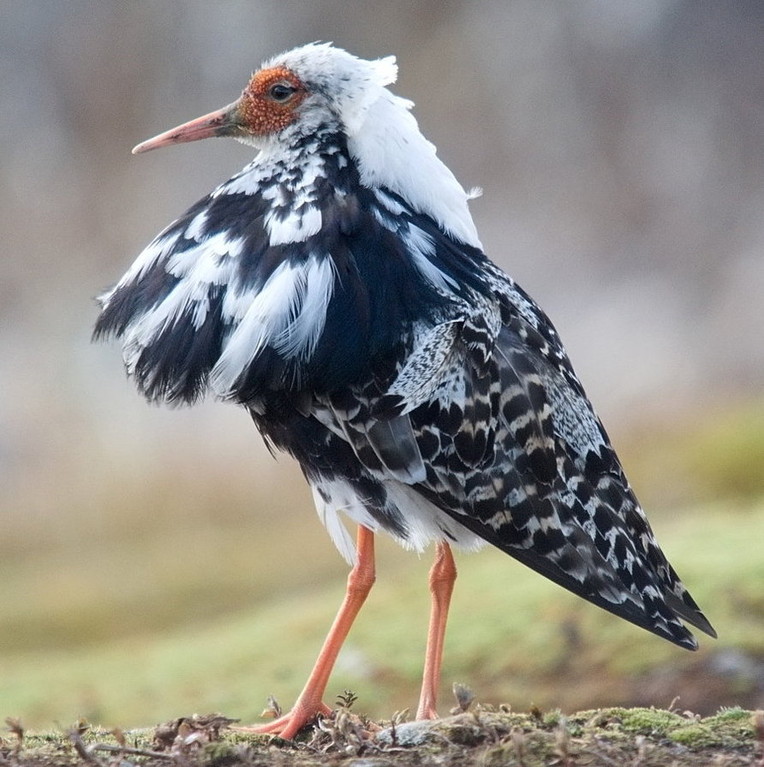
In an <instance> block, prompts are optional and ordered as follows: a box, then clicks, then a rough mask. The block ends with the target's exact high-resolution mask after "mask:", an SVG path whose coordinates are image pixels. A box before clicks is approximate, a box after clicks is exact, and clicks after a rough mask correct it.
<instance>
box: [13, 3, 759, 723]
mask: <svg viewBox="0 0 764 767" xmlns="http://www.w3.org/2000/svg"><path fill="white" fill-rule="evenodd" d="M0 19H1V21H2V23H0V66H1V67H2V73H3V74H2V103H3V109H2V110H0V140H1V141H2V151H1V152H0V170H1V173H2V181H3V183H2V186H0V226H2V246H1V247H2V250H3V253H2V257H1V258H0V515H1V516H0V714H2V715H3V716H17V717H21V718H22V720H23V721H24V722H25V723H26V724H27V725H28V726H33V727H50V726H52V725H53V722H55V721H58V722H61V723H62V724H67V723H69V722H70V721H73V720H74V719H75V718H77V717H79V716H85V717H89V718H91V719H92V720H93V721H97V722H102V723H104V724H111V725H115V724H118V725H120V726H123V727H125V726H136V725H149V724H152V723H154V722H156V721H160V720H162V719H169V718H172V717H176V716H180V715H184V714H189V713H191V712H192V711H200V712H203V711H207V710H215V709H217V710H221V711H223V712H224V713H226V714H228V715H231V716H240V717H242V718H244V719H245V720H254V719H255V718H256V717H257V716H258V715H259V713H260V711H261V710H262V708H263V706H264V703H265V699H266V696H267V695H269V694H273V695H275V696H276V697H277V698H278V699H279V701H280V702H281V703H282V705H284V706H285V707H286V706H288V705H289V704H290V702H291V700H292V698H293V697H294V695H295V694H296V693H297V692H298V691H299V688H300V687H301V684H302V682H303V681H304V678H305V677H306V675H307V673H308V670H309V668H310V666H311V664H312V661H313V657H314V655H315V653H316V652H317V650H318V646H319V644H320V641H321V639H322V637H323V634H324V632H325V630H326V628H327V627H328V625H329V622H330V620H331V617H332V615H333V612H334V610H335V608H336V605H337V604H338V603H339V600H340V598H341V595H342V592H343V587H344V578H345V573H346V567H345V565H344V563H343V562H342V561H341V560H340V558H339V556H338V555H337V554H336V552H334V550H333V549H332V546H331V543H330V542H329V540H328V537H327V536H326V534H325V533H324V531H323V530H322V529H321V528H320V525H319V523H318V521H317V520H316V517H315V514H314V513H313V510H312V503H311V500H310V496H309V493H308V490H307V488H306V487H305V485H304V482H303V480H302V477H301V475H300V473H299V471H298V469H297V468H296V466H295V465H293V464H292V463H291V461H289V460H288V459H286V458H282V459H280V460H279V461H278V462H276V461H274V460H273V459H272V458H271V457H270V456H269V455H268V454H267V452H266V451H265V449H264V448H263V447H262V444H261V442H260V439H259V437H258V435H257V434H256V432H255V430H254V428H253V427H252V426H251V423H250V422H249V419H248V418H247V416H246V415H245V413H243V412H242V411H239V410H237V409H236V408H234V407H232V406H226V405H222V404H218V403H213V402H211V403H206V404H204V405H202V406H199V407H195V408H193V409H192V410H169V409H166V408H156V407H149V406H147V405H146V403H145V402H143V401H142V400H141V399H140V397H139V396H138V395H137V393H136V392H135V390H134V387H133V386H132V384H131V383H130V382H129V381H126V380H125V377H124V373H123V370H122V366H121V360H120V350H119V349H118V348H117V346H116V345H113V344H112V345H108V344H101V345H97V346H96V345H93V344H91V342H90V334H91V328H92V325H93V322H94V320H95V317H96V314H97V308H96V304H95V302H94V297H95V296H96V295H98V294H99V293H100V292H102V291H103V290H104V289H106V288H107V287H108V286H110V284H112V283H113V282H115V281H116V280H117V279H118V278H119V277H120V276H121V274H122V273H123V272H124V271H125V270H126V268H127V267H128V266H129V264H130V263H131V262H132V261H133V259H134V258H135V257H136V256H137V254H138V253H139V251H140V250H141V248H142V247H143V246H144V245H146V244H147V243H148V242H149V241H150V240H151V239H152V238H153V236H154V235H155V234H156V233H157V232H158V231H159V230H160V229H161V228H163V227H164V226H165V225H167V224H168V223H169V222H170V221H171V220H172V219H173V218H175V217H176V216H177V215H179V214H180V213H181V212H182V211H183V210H185V208H186V207H188V206H189V205H190V204H192V203H193V202H195V201H196V200H197V199H198V198H199V197H201V196H202V195H203V194H205V193H206V192H208V191H209V190H210V189H211V188H212V187H214V186H215V185H217V184H218V183H220V182H221V181H223V180H225V179H226V178H228V176H230V175H231V174H232V173H233V172H235V171H236V170H238V169H239V168H240V167H241V166H242V165H244V164H245V163H246V162H248V161H249V160H250V159H251V150H250V149H249V148H247V147H244V146H242V145H240V144H238V143H236V142H231V141H227V142H225V141H208V142H202V143H199V144H194V145H193V146H183V147H177V148H171V149H167V150H164V151H162V152H157V153H152V154H150V155H147V156H141V157H133V156H131V154H130V148H131V147H132V146H133V145H134V144H136V143H137V142H139V141H141V140H143V139H145V138H147V137H149V136H152V135H154V134H156V133H158V132H160V131H162V130H165V129H166V128H169V127H172V126H174V125H176V124H178V123H180V122H182V121H185V120H187V119H190V118H192V117H196V116H198V115H200V114H203V113H205V112H208V111H210V110H212V109H215V108H217V107H220V106H223V105H224V104H227V103H229V102H230V101H232V100H233V99H234V98H236V96H237V95H238V93H239V92H240V90H241V89H242V87H243V86H244V85H245V83H246V81H247V78H248V76H249V74H250V72H251V71H252V70H253V69H255V68H256V67H257V66H258V64H259V62H260V61H261V60H262V59H263V58H266V57H269V56H271V55H273V54H275V53H278V52H280V51H282V50H284V49H288V48H291V47H294V46H296V45H299V44H302V43H305V42H309V41H312V40H331V41H334V42H335V43H336V44H337V45H340V46H342V47H345V48H347V49H349V50H350V51H352V52H354V53H356V54H359V55H361V56H363V57H366V58H373V57H378V56H383V55H387V54H390V53H394V54H396V55H397V57H398V62H399V65H400V77H399V81H398V83H397V85H396V86H395V90H396V92H398V93H399V94H401V95H404V96H406V97H408V98H411V99H413V100H414V101H415V102H416V109H415V114H416V116H417V118H418V120H419V122H420V125H421V127H422V129H423V131H424V133H425V134H426V135H427V136H428V137H429V138H430V139H432V140H433V141H434V142H435V143H436V144H437V146H438V148H439V153H440V156H441V157H442V158H443V159H444V160H445V162H446V163H447V164H448V165H449V166H450V167H451V168H452V169H453V170H454V172H455V173H456V175H457V176H458V177H459V178H460V180H461V181H462V183H463V184H464V185H465V186H468V187H469V186H480V187H482V188H483V190H484V195H483V197H482V198H480V199H478V200H476V201H474V202H473V204H472V210H473V213H474V216H475V218H476V221H477V224H478V228H479V230H480V232H481V238H482V241H483V243H484V245H485V247H486V250H487V252H488V254H489V255H490V256H491V257H492V258H493V259H494V260H496V261H497V262H498V263H499V264H500V265H501V266H502V267H504V268H505V269H506V270H507V271H508V272H509V273H511V274H512V275H513V276H514V277H515V278H516V279H517V280H518V281H519V282H520V283H521V284H522V285H523V286H524V287H525V288H526V289H527V290H528V291H529V292H530V293H531V294H532V295H533V296H534V297H535V298H536V299H537V300H538V301H539V302H540V303H541V305H542V306H543V307H544V308H545V310H546V311H547V312H548V313H549V314H550V316H551V317H552V318H553V319H554V321H555V324H556V325H557V327H558V329H559V331H560V332H561V334H562V336H563V339H564V340H565V342H566V345H567V347H568V351H569V352H570V354H571V357H572V359H573V361H574V364H575V365H576V368H577V370H578V373H579V375H580V376H581V378H582V380H583V382H584V384H585V386H586V387H587V390H588V392H589V394H590V396H591V398H592V400H593V401H594V402H595V405H596V406H597V408H598V410H599V412H600V415H601V416H602V417H603V420H604V422H605V424H606V426H607V428H608V430H609V431H610V433H611V436H612V437H613V439H614V442H615V444H616V447H617V448H618V449H619V452H620V454H621V457H622V460H623V462H624V464H625V466H626V470H627V473H628V474H629V476H630V477H631V480H632V483H633V484H634V485H635V487H636V489H637V492H638V494H639V495H640V496H641V498H642V500H643V503H644V505H645V506H646V508H647V510H648V512H649V514H650V518H651V520H652V522H653V525H654V527H655V528H656V531H657V533H658V537H659V539H660V540H661V542H662V543H663V545H664V548H665V549H666V551H667V553H668V554H669V556H670V558H671V559H672V561H673V562H674V564H675V565H676V567H677V569H678V570H679V572H680V574H681V575H682V576H683V579H684V580H685V581H686V583H687V584H688V585H689V587H690V589H691V591H692V593H693V594H694V595H695V597H696V598H697V599H698V601H700V602H701V604H702V606H703V608H704V609H705V611H706V612H707V614H708V616H709V617H710V619H711V621H712V623H714V624H715V625H716V627H717V629H718V630H719V633H720V639H719V640H718V641H717V642H713V641H712V640H702V649H701V651H700V652H699V653H696V654H691V653H686V652H683V651H681V650H678V649H676V648H673V647H672V646H669V645H668V644H667V643H664V642H661V640H659V639H656V638H654V637H651V636H650V635H648V634H647V633H646V632H642V631H640V630H639V629H636V628H634V627H631V626H629V625H627V624H625V623H622V622H620V621H617V620H616V619H615V618H612V617H610V616H607V615H605V614H604V613H601V612H599V611H598V610H596V608H594V607H591V606H588V605H586V604H584V603H583V602H581V601H580V600H577V599H576V598H574V597H572V596H569V595H567V594H565V593H563V592H562V591H561V590H560V589H559V588H557V587H555V586H553V585H551V584H548V583H546V582H545V581H544V580H543V579H542V578H540V577H539V576H537V575H535V574H533V573H529V572H527V571H525V570H524V569H523V568H522V567H521V566H520V565H518V564H516V563H514V562H512V561H511V560H510V559H509V558H507V557H506V556H503V555H501V554H498V553H496V554H494V553H491V552H483V553H481V554H480V555H477V556H470V557H468V556H462V557H460V558H459V565H460V571H461V573H462V577H461V580H460V582H459V583H458V584H457V592H456V597H455V602H454V608H453V614H452V621H451V624H450V629H449V635H448V641H447V647H446V666H445V669H444V690H446V689H447V688H448V686H450V684H451V682H453V681H455V680H459V681H462V682H467V683H469V684H470V685H472V687H473V688H474V690H475V692H476V694H477V697H478V700H481V701H483V702H487V703H494V704H497V703H499V702H507V703H511V704H512V705H513V706H514V707H515V708H518V709H522V708H527V707H528V706H529V705H530V704H531V703H536V704H538V705H541V706H546V707H554V706H561V707H563V708H565V709H568V710H571V709H574V708H581V707H589V706H597V705H605V704H614V703H642V704H655V705H658V706H667V705H669V704H670V703H671V701H672V700H673V699H674V698H675V697H676V696H680V702H679V703H678V704H677V705H678V706H679V707H680V708H681V707H686V708H693V709H694V710H696V711H699V712H701V713H706V712H708V711H713V710H715V708H717V707H718V706H719V705H735V704H740V705H744V706H749V707H751V706H755V705H762V703H764V554H763V553H762V551H764V500H763V499H764V397H763V396H762V382H763V381H764V343H762V336H763V331H764V299H763V298H762V296H763V291H762V289H763V288H764V257H763V255H762V254H763V253H764V216H763V215H762V209H763V208H764V130H763V129H762V126H763V125H764V5H763V4H762V3H761V2H760V1H759V0H747V1H746V0H741V1H740V2H736V3H710V2H705V3H697V2H690V0H660V1H657V0H656V1H653V0H643V1H642V2H639V3H634V2H630V1H629V0H581V2H577V3H569V2H564V1H563V0H559V1H558V0H549V1H548V2H544V3H538V2H532V1H531V0H510V1H507V0H501V1H499V0H496V1H495V2H479V3H476V2H472V3H471V2H456V1H453V2H448V1H447V0H431V1H429V2H427V1H422V0H418V1H414V2H412V1H411V0H406V1H405V2H403V1H400V2H399V1H398V0H395V1H393V2H387V3H384V4H380V3H363V2H359V3H346V2H340V1H339V0H337V1H334V0H313V1H312V2H310V3H298V2H294V1H293V2H283V0H258V1H257V2H255V1H251V2H243V1H241V0H239V1H235V0H227V1H226V2H219V3H209V2H205V1H204V0H166V1H165V2H163V3H149V2H135V3H104V2H98V1H97V0H68V2H66V3H60V2H55V1H54V0H50V1H47V2H46V1H45V0H33V1H32V2H25V3H18V2H13V1H12V0H0ZM428 564H429V563H428V561H427V557H423V558H421V559H420V558H417V557H416V556H414V555H411V554H407V553H406V552H401V551H398V550H397V549H396V548H395V547H394V546H392V545H382V549H381V552H380V564H379V580H378V584H379V585H378V588H377V590H376V592H375V593H373V595H372V597H371V599H370V601H369V604H368V607H367V609H366V611H365V612H364V613H363V614H362V617H361V619H360V620H359V623H358V626H357V627H356V629H354V632H353V633H352V634H351V637H350V641H349V642H348V645H347V648H346V651H345V652H344V653H343V655H342V657H341V659H340V663H339V664H338V669H337V672H336V674H335V676H334V677H333V679H332V683H331V685H330V691H329V696H330V700H331V696H333V695H335V694H337V693H338V692H341V691H342V689H343V688H345V687H349V688H351V689H353V690H355V691H356V692H358V693H359V694H360V698H359V701H358V703H357V704H356V706H357V709H358V710H359V711H363V712H368V713H371V714H373V715H375V716H388V717H389V716H390V715H391V714H392V712H393V711H395V710H400V709H403V708H405V707H408V706H414V705H415V703H416V694H417V691H418V688H417V677H418V675H419V673H420V664H421V653H422V651H423V647H424V637H425V631H426V623H427V614H426V613H427V593H426V572H427V568H428ZM393 658H394V659H395V662H392V660H391V659H393ZM445 697H446V700H445V702H444V703H443V704H442V705H441V710H442V711H443V712H447V710H448V708H449V707H450V703H449V702H448V696H447V695H445Z"/></svg>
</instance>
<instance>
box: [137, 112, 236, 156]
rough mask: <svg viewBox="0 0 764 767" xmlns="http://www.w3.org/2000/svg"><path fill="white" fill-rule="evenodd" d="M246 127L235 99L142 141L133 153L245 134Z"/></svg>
mask: <svg viewBox="0 0 764 767" xmlns="http://www.w3.org/2000/svg"><path fill="white" fill-rule="evenodd" d="M243 134H244V129H243V125H242V122H241V116H240V112H239V102H238V101H234V102H233V104H229V105H228V106H227V107H223V108H222V109H218V110H217V111H215V112H210V113H209V114H206V115H203V116H202V117H197V118H196V119H195V120H190V121H189V122H187V123H183V125H178V127H177V128H171V129H170V130H168V131H165V132H164V133H160V134H159V135H158V136H154V138H150V139H148V140H147V141H142V142H141V143H140V144H138V146H136V147H134V148H133V154H140V153H141V152H148V151H150V150H151V149H159V147H163V146H169V145H170V144H183V143H185V142H187V141H199V140H200V139H203V138H213V137H214V136H237V135H243Z"/></svg>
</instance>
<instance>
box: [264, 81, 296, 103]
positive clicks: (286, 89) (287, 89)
mask: <svg viewBox="0 0 764 767" xmlns="http://www.w3.org/2000/svg"><path fill="white" fill-rule="evenodd" d="M296 90H297V88H295V87H294V86H293V85H289V84H288V83H275V84H274V85H271V87H270V88H268V95H269V96H270V97H271V98H272V99H273V100H274V101H279V102H281V103H282V104H283V103H284V102H285V101H289V99H290V98H291V97H292V95H293V94H294V92H295V91H296Z"/></svg>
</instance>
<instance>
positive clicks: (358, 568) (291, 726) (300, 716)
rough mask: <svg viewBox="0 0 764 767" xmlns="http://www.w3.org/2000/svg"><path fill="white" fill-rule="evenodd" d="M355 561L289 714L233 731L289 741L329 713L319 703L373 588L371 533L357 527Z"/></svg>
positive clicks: (326, 708) (321, 703)
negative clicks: (341, 650) (330, 622)
mask: <svg viewBox="0 0 764 767" xmlns="http://www.w3.org/2000/svg"><path fill="white" fill-rule="evenodd" d="M357 552H358V554H357V556H358V558H357V560H356V564H355V566H354V567H353V569H352V570H351V571H350V574H349V575H348V585H347V590H346V591H345V598H344V599H343V601H342V604H341V605H340V609H339V611H338V612H337V616H336V617H335V619H334V623H332V627H331V628H330V629H329V633H328V634H327V636H326V639H325V640H324V646H323V647H322V648H321V652H320V653H319V655H318V658H317V659H316V663H315V665H314V666H313V671H312V672H311V674H310V676H309V677H308V681H307V682H306V683H305V687H304V688H303V690H302V692H301V693H300V695H299V697H298V698H297V702H296V703H295V704H294V706H293V707H292V710H291V711H290V712H289V713H288V714H285V715H284V716H281V717H279V718H278V719H275V720H274V721H272V722H269V723H268V724H263V725H257V726H254V727H240V728H237V729H239V730H240V731H244V732H259V733H272V734H274V735H280V736H281V737H282V738H285V739H286V740H291V739H292V738H294V736H295V735H297V733H298V732H299V731H300V730H301V729H302V728H303V727H304V726H305V725H306V724H308V722H310V721H312V720H313V719H315V718H316V717H317V716H318V715H319V714H328V713H330V712H331V709H330V708H329V706H327V705H326V704H325V703H324V702H323V697H324V692H325V690H326V685H327V683H328V681H329V675H330V674H331V673H332V668H333V667H334V663H335V661H336V660H337V656H338V655H339V652H340V649H341V647H342V643H343V642H344V641H345V637H347V635H348V632H349V631H350V627H351V626H352V625H353V621H354V620H355V617H356V616H357V615H358V611H359V610H360V609H361V606H362V605H363V603H364V601H365V600H366V597H367V596H368V594H369V592H370V591H371V587H372V586H373V585H374V580H375V577H376V576H375V572H374V533H372V532H371V530H369V529H368V528H366V527H363V526H359V528H358V537H357Z"/></svg>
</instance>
